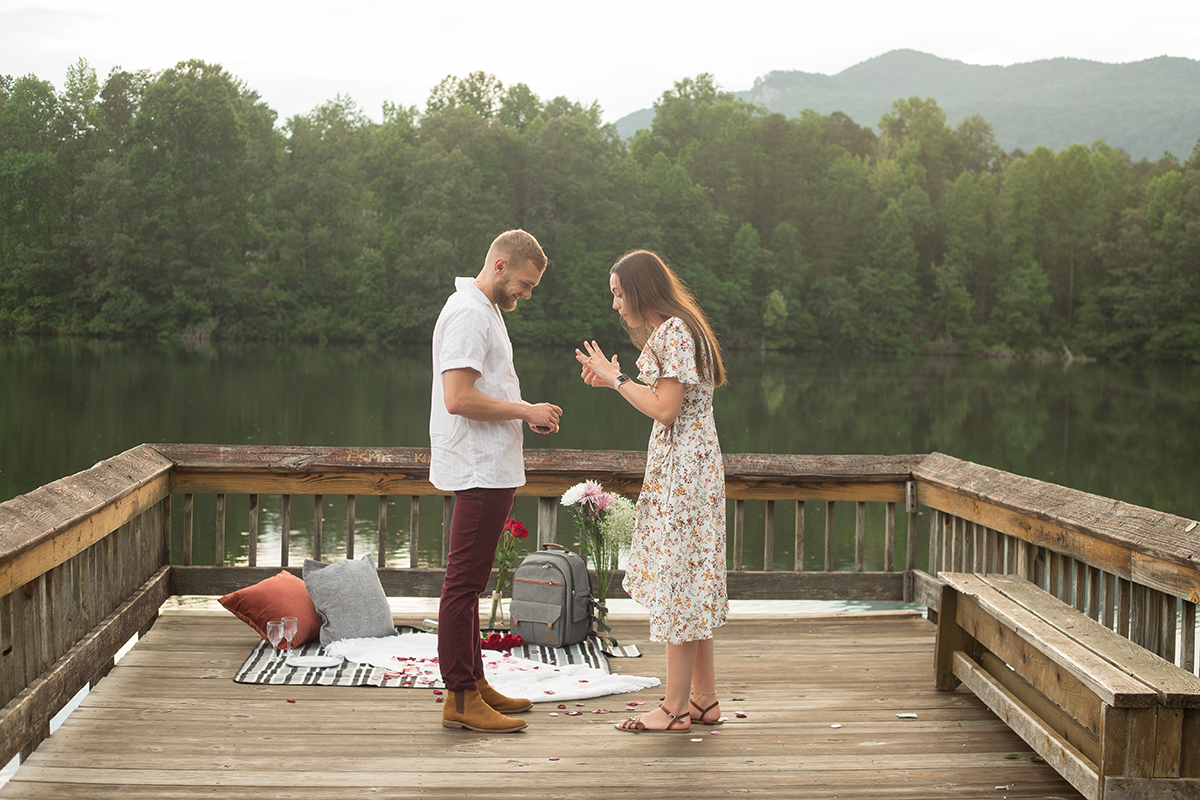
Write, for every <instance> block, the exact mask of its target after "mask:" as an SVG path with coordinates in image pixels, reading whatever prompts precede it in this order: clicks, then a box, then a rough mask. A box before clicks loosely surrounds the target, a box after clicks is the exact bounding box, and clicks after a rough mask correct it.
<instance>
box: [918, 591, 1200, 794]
mask: <svg viewBox="0 0 1200 800" xmlns="http://www.w3.org/2000/svg"><path fill="white" fill-rule="evenodd" d="M940 577H941V579H942V580H943V582H944V583H943V586H942V594H941V604H940V607H939V612H938V629H937V647H936V655H935V672H936V685H937V688H938V689H942V690H947V691H948V690H952V689H955V688H957V687H958V686H959V684H960V682H961V684H962V685H965V686H966V687H967V688H969V689H970V690H971V691H972V692H974V693H975V694H976V695H977V696H978V697H979V698H980V699H981V700H982V701H983V702H984V703H985V704H986V705H987V706H988V707H989V708H991V709H992V710H993V711H994V712H995V713H996V715H997V716H999V717H1000V718H1001V719H1003V720H1004V721H1005V722H1006V723H1007V724H1008V725H1009V727H1011V728H1012V729H1013V730H1014V731H1015V732H1016V733H1017V734H1018V735H1020V736H1021V738H1022V739H1024V740H1025V741H1026V742H1027V743H1028V744H1029V746H1030V747H1032V748H1033V749H1034V751H1036V752H1037V753H1038V754H1039V755H1040V756H1042V758H1044V759H1045V760H1046V761H1047V763H1049V764H1050V765H1051V766H1053V767H1054V768H1055V769H1056V770H1057V771H1058V772H1059V774H1060V775H1062V776H1063V777H1064V778H1066V779H1067V780H1068V781H1069V782H1070V783H1071V784H1072V785H1073V786H1074V787H1075V788H1076V789H1078V790H1079V792H1080V793H1081V794H1082V795H1084V796H1085V797H1087V798H1089V800H1132V799H1133V798H1156V800H1183V799H1184V798H1191V799H1192V800H1195V799H1196V798H1200V678H1197V677H1196V676H1195V675H1192V674H1191V673H1189V672H1187V671H1186V670H1183V669H1180V668H1179V667H1177V666H1175V665H1174V664H1172V663H1170V662H1169V661H1166V660H1164V659H1162V658H1160V657H1159V656H1157V655H1155V654H1154V653H1151V652H1150V651H1148V650H1145V649H1144V648H1142V647H1139V646H1138V645H1136V644H1134V643H1133V642H1131V641H1129V640H1128V639H1126V638H1124V637H1123V636H1120V635H1119V634H1117V633H1116V632H1115V631H1112V630H1109V629H1108V628H1105V627H1104V626H1103V625H1101V624H1100V623H1098V622H1096V621H1095V620H1093V619H1091V618H1090V617H1088V616H1086V615H1085V614H1082V613H1081V612H1079V611H1078V610H1076V609H1075V608H1072V607H1071V606H1069V605H1067V604H1066V603H1063V602H1062V601H1060V600H1058V599H1057V598H1055V597H1053V596H1052V595H1050V594H1048V593H1047V592H1045V591H1043V590H1042V589H1040V588H1038V587H1037V586H1035V585H1033V584H1032V583H1030V582H1028V581H1026V580H1024V579H1022V578H1020V577H1017V576H1013V575H974V574H968V573H946V572H943V573H940Z"/></svg>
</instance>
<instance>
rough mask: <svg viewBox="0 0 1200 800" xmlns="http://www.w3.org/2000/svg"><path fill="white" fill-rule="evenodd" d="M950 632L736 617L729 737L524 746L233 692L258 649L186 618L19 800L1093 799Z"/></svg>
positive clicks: (367, 695)
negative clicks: (974, 669)
mask: <svg viewBox="0 0 1200 800" xmlns="http://www.w3.org/2000/svg"><path fill="white" fill-rule="evenodd" d="M397 622H400V623H418V622H419V620H409V619H399V618H398V619H397ZM614 629H615V631H614V632H615V634H616V636H617V637H618V639H620V641H621V642H622V643H633V644H637V645H638V646H639V647H641V648H642V650H643V652H644V656H643V657H641V658H638V659H614V660H613V662H612V664H613V671H614V672H625V673H631V674H639V675H654V676H657V677H660V678H664V677H665V670H664V657H663V656H664V654H663V648H662V646H661V645H657V644H651V643H650V642H648V641H646V638H645V637H646V625H645V622H644V621H639V620H621V619H617V620H615V621H614ZM934 633H935V627H934V625H933V624H931V623H930V622H929V621H927V620H926V619H924V618H923V617H921V616H919V615H917V614H913V613H907V612H895V613H883V614H864V615H844V616H833V617H799V618H793V617H772V618H754V619H741V618H737V619H734V620H733V621H731V622H730V624H729V625H727V626H726V627H725V628H722V629H721V630H720V631H719V634H718V639H717V648H716V655H717V667H718V677H719V680H720V688H721V699H722V709H723V711H724V712H725V714H726V715H727V716H728V717H729V721H728V723H727V724H725V725H723V726H720V727H716V728H706V727H703V726H695V727H693V731H692V734H691V735H688V736H679V735H657V736H656V735H631V734H626V733H620V732H618V731H616V730H614V729H613V727H612V723H614V722H616V721H618V720H619V719H621V718H622V717H623V716H626V715H625V714H624V713H622V714H620V715H618V714H616V713H613V714H592V713H585V714H583V715H582V716H577V717H568V716H565V715H562V716H557V717H551V716H549V714H550V713H551V712H553V711H556V710H557V709H556V707H555V704H553V703H551V704H544V703H543V704H538V705H536V706H535V707H534V710H533V711H532V712H530V713H529V714H528V715H526V716H527V718H528V720H529V727H528V728H527V729H526V730H525V731H523V732H521V733H516V734H507V735H483V734H476V733H469V732H466V731H454V730H449V729H445V728H443V727H442V726H441V724H440V720H439V713H440V706H438V705H437V704H436V703H435V698H434V695H433V694H432V692H430V691H429V690H417V689H373V688H327V687H272V686H251V685H242V684H237V683H234V682H233V680H232V678H233V675H234V672H235V671H236V669H237V667H238V666H240V664H241V663H242V661H243V660H244V658H245V657H246V655H247V654H248V653H249V651H250V649H251V648H252V647H253V646H254V644H255V642H256V641H257V638H258V637H257V635H256V634H255V633H254V632H253V631H252V630H251V629H249V628H248V627H246V626H245V625H243V624H242V623H241V622H239V621H238V620H236V619H235V618H233V617H232V616H231V615H229V614H226V613H224V612H193V611H187V612H171V613H166V614H164V615H163V616H161V617H160V618H159V620H158V622H157V623H156V624H155V625H154V627H153V628H152V629H151V630H150V631H149V633H148V634H147V635H146V636H145V637H144V638H142V639H141V640H140V641H139V643H138V644H137V646H136V647H134V649H133V650H132V651H130V652H129V653H128V654H127V655H125V657H124V658H123V659H122V660H121V661H120V662H119V663H118V665H117V666H116V667H115V668H114V669H113V670H112V672H111V673H110V674H109V675H108V677H106V678H105V679H104V680H102V681H101V682H100V683H99V684H98V685H97V686H96V687H95V688H94V689H93V690H92V691H91V692H90V693H89V694H88V695H87V697H86V698H84V700H83V702H82V704H81V705H80V707H79V708H78V709H77V710H76V711H75V712H74V713H73V714H71V716H70V717H69V718H68V719H67V720H66V721H65V722H64V723H63V725H62V726H61V727H60V728H59V729H58V730H57V731H56V732H55V733H54V734H53V735H52V736H50V737H49V738H48V739H46V740H45V741H44V742H42V743H41V745H40V746H39V747H38V748H37V750H36V751H34V753H33V754H32V755H31V756H30V757H29V758H28V759H27V760H26V761H25V762H24V763H23V765H22V766H21V768H20V770H19V771H18V772H17V774H16V775H15V776H14V777H13V779H12V780H10V781H9V782H8V783H7V784H6V785H5V786H3V787H2V788H0V798H39V800H66V799H67V798H87V800H103V799H104V798H113V799H114V800H116V798H120V799H121V800H137V799H138V798H200V797H204V798H222V800H238V799H240V798H246V799H247V800H249V799H250V798H253V800H260V799H261V798H282V797H286V798H300V799H301V800H318V798H319V799H320V800H326V799H327V798H358V797H372V798H376V797H377V798H401V797H403V798H409V797H422V798H428V797H444V798H469V797H476V796H484V795H486V796H488V797H490V798H559V797H562V798H590V797H604V798H620V797H627V798H639V800H640V798H648V797H653V798H674V797H679V798H684V797H687V798H693V797H716V796H727V795H731V796H735V797H740V796H751V797H764V798H789V799H790V798H798V797H803V798H839V800H845V799H847V798H863V800H878V799H879V798H890V797H910V798H919V799H920V800H932V799H933V798H963V797H987V798H1040V799H1042V800H1045V798H1070V799H1072V800H1074V799H1075V798H1078V797H1079V794H1078V793H1077V792H1076V791H1075V790H1074V789H1073V788H1072V787H1071V786H1070V785H1069V784H1068V783H1067V782H1066V781H1064V780H1063V779H1062V778H1061V777H1059V775H1058V774H1057V773H1056V772H1055V771H1054V770H1053V769H1052V768H1050V767H1049V766H1047V765H1045V764H1043V763H1037V762H1035V761H1032V760H1031V758H1032V756H1033V755H1034V754H1033V752H1032V751H1031V750H1030V749H1029V747H1028V746H1027V745H1026V744H1025V743H1024V742H1023V741H1021V739H1020V738H1019V737H1018V736H1017V735H1016V734H1015V733H1013V732H1012V731H1011V730H1010V729H1009V727H1008V726H1007V725H1005V724H1004V723H1003V722H1001V721H1000V720H999V719H997V718H996V717H995V716H994V715H993V714H992V713H991V712H990V711H989V710H988V709H987V708H986V707H985V706H984V705H983V703H982V702H980V700H978V699H977V698H976V697H975V696H974V695H973V694H971V693H969V692H967V691H966V690H963V689H959V690H957V691H954V692H939V691H937V690H936V689H935V688H934V675H933V650H934ZM660 696H661V687H659V688H655V689H651V690H648V691H644V692H641V693H639V694H630V695H618V696H613V697H605V698H598V699H595V700H588V701H585V702H586V706H585V707H584V709H583V710H585V711H592V710H594V709H599V708H610V709H618V710H623V709H624V708H625V704H626V702H627V701H628V700H631V699H640V700H645V701H657V700H658V699H659V697H660ZM289 701H294V702H289ZM737 711H741V712H744V713H745V714H746V716H745V718H736V717H735V716H734V712H737ZM899 714H916V715H917V717H916V719H904V718H900V717H898V716H897V715H899ZM838 726H840V727H838ZM715 731H719V732H720V733H719V734H716V735H714V732H715ZM694 739H700V741H693V740H694ZM551 758H556V759H558V760H553V761H552V760H551Z"/></svg>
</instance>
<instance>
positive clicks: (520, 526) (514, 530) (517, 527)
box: [504, 519, 529, 539]
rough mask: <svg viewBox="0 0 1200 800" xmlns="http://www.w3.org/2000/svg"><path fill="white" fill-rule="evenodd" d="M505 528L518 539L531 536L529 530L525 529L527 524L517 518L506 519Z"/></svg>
mask: <svg viewBox="0 0 1200 800" xmlns="http://www.w3.org/2000/svg"><path fill="white" fill-rule="evenodd" d="M504 530H506V531H508V532H509V533H510V534H512V536H513V537H514V538H516V539H524V538H526V537H527V536H529V531H528V530H526V529H525V524H524V523H522V522H518V521H517V520H515V519H508V520H505V521H504Z"/></svg>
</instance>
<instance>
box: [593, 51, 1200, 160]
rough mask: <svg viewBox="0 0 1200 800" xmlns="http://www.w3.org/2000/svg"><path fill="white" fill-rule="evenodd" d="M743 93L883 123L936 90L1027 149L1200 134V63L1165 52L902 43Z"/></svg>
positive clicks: (1139, 152)
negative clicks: (838, 68)
mask: <svg viewBox="0 0 1200 800" xmlns="http://www.w3.org/2000/svg"><path fill="white" fill-rule="evenodd" d="M734 96H735V97H738V98H740V99H743V100H748V101H750V102H752V103H755V104H758V105H761V106H765V107H766V108H768V109H770V110H771V111H774V112H778V113H782V114H786V115H788V116H798V115H799V113H800V111H801V110H802V109H805V108H811V109H813V110H815V111H818V112H820V113H822V114H831V113H833V112H834V111H842V112H844V113H846V114H847V115H849V116H850V117H851V118H852V119H853V120H854V121H855V122H857V123H858V124H860V125H865V126H867V127H871V128H875V129H877V126H878V123H879V119H880V117H881V116H883V114H884V113H886V112H888V111H890V110H891V108H892V102H893V101H895V100H897V99H898V98H902V97H913V96H918V97H922V98H925V97H932V98H934V99H935V100H936V101H937V103H938V105H939V106H940V107H941V108H942V110H943V111H945V112H946V118H947V121H948V122H949V123H950V124H951V125H952V126H954V125H957V124H958V123H959V122H960V121H962V119H963V118H965V117H968V116H970V115H972V114H980V115H981V116H983V118H984V119H986V120H987V121H988V122H990V123H991V125H992V129H993V131H994V132H995V135H996V143H997V144H999V145H1000V147H1002V148H1004V149H1005V150H1009V151H1011V150H1014V149H1016V148H1020V149H1022V150H1024V151H1026V152H1029V151H1031V150H1033V149H1034V148H1035V147H1037V146H1038V145H1046V146H1047V147H1050V148H1052V149H1054V150H1061V149H1062V148H1064V147H1067V146H1069V145H1071V144H1073V143H1076V142H1078V143H1080V144H1084V145H1091V144H1092V143H1093V142H1095V141H1096V140H1097V139H1103V140H1104V141H1105V142H1107V143H1108V144H1109V145H1111V146H1113V147H1119V148H1121V149H1123V150H1125V151H1126V152H1127V153H1129V154H1130V156H1132V157H1133V158H1134V159H1135V160H1137V159H1142V158H1148V159H1152V160H1153V159H1157V158H1159V157H1161V156H1162V155H1163V153H1164V152H1170V153H1173V154H1174V155H1176V156H1177V157H1179V158H1180V159H1186V158H1187V157H1188V156H1189V155H1191V152H1192V148H1193V147H1194V146H1195V145H1196V140H1197V139H1198V138H1200V61H1194V60H1192V59H1189V58H1172V57H1169V56H1160V57H1158V58H1152V59H1148V60H1146V61H1137V62H1133V63H1130V64H1104V63H1101V62H1098V61H1085V60H1082V59H1077V58H1055V59H1049V60H1044V61H1033V62H1030V63H1028V64H1013V65H1012V66H1008V67H998V66H977V65H973V64H965V63H963V62H962V61H952V60H950V59H945V58H938V57H937V56H932V55H929V54H927V53H919V52H917V51H915V50H894V51H892V52H890V53H886V54H884V55H881V56H878V57H876V58H872V59H870V60H868V61H864V62H863V63H861V64H857V65H855V66H853V67H850V68H849V69H847V70H844V71H842V72H839V73H838V74H837V75H833V76H829V75H818V74H814V73H808V72H772V73H770V74H768V75H766V76H764V77H761V78H758V79H756V80H755V82H754V87H753V88H752V89H749V90H746V91H739V92H734ZM653 119H654V111H653V109H643V110H641V111H635V112H634V113H632V114H629V115H628V116H625V117H622V118H621V119H619V120H617V123H616V125H617V130H618V131H619V132H620V134H621V135H622V136H625V137H628V136H632V135H633V133H634V132H635V131H637V129H638V128H644V127H649V125H650V123H651V122H652V121H653Z"/></svg>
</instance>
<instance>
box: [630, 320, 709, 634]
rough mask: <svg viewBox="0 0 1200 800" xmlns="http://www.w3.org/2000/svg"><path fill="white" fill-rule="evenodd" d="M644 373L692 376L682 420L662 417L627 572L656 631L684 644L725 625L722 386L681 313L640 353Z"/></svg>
mask: <svg viewBox="0 0 1200 800" xmlns="http://www.w3.org/2000/svg"><path fill="white" fill-rule="evenodd" d="M637 366H638V370H639V371H640V374H639V375H638V380H640V381H642V382H643V383H645V384H647V385H648V386H650V387H651V388H653V387H654V384H655V382H656V381H657V380H658V379H659V378H668V377H673V378H676V379H678V380H679V382H680V383H682V384H684V392H683V406H682V408H681V410H680V412H679V417H678V418H677V419H676V420H675V422H674V424H672V425H670V426H664V425H662V424H661V423H659V422H655V423H654V429H653V430H652V431H651V432H650V446H649V448H648V451H647V453H646V478H645V482H644V483H643V484H642V493H641V495H640V496H639V497H638V502H637V526H636V527H635V529H634V534H633V549H632V551H631V553H630V556H629V563H628V567H627V568H626V570H625V580H624V583H623V585H624V587H625V591H626V592H628V593H629V596H630V597H632V598H634V599H635V600H637V601H638V602H639V603H641V604H642V605H643V606H645V607H646V608H647V609H649V611H650V639H651V641H655V642H666V643H668V644H682V643H683V642H691V641H697V640H701V639H708V638H711V637H712V634H713V629H714V628H717V627H719V626H721V625H724V624H725V618H726V616H727V615H728V610H729V596H728V593H727V590H726V586H725V468H724V465H723V464H722V461H721V445H720V443H719V442H718V441H717V427H716V424H715V423H714V422H713V408H712V399H713V386H712V384H710V383H705V382H703V381H702V380H701V378H700V373H699V370H698V368H697V364H696V349H695V344H694V342H693V341H692V334H691V332H690V331H689V330H688V327H687V325H686V324H685V323H684V322H683V320H681V319H679V318H678V317H672V318H671V319H669V320H667V321H666V322H664V323H663V324H662V325H660V326H659V327H658V328H657V329H656V330H655V331H654V333H653V334H651V336H650V338H649V340H648V341H647V342H646V346H645V347H644V348H643V349H642V354H641V356H640V357H639V358H638V361H637Z"/></svg>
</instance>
